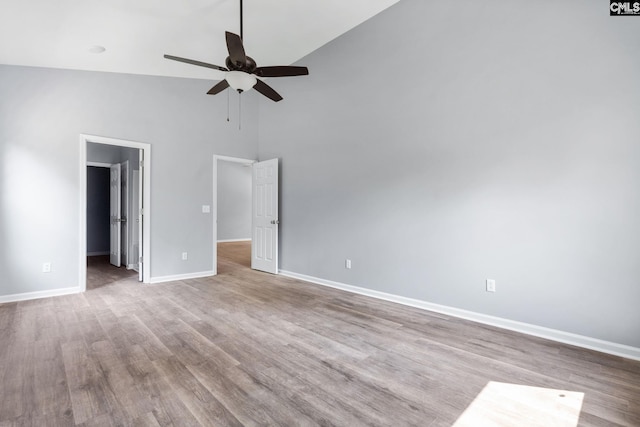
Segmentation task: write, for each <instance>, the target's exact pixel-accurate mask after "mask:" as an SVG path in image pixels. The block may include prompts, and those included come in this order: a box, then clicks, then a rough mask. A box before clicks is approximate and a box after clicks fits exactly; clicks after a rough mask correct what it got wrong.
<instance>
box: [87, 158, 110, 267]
mask: <svg viewBox="0 0 640 427" xmlns="http://www.w3.org/2000/svg"><path fill="white" fill-rule="evenodd" d="M109 183H110V173H109V169H108V168H103V167H95V166H88V167H87V254H108V253H109V249H110V233H109V224H110V219H109V218H110V210H109V207H110V206H109V204H110V192H109Z"/></svg>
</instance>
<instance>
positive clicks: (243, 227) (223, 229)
mask: <svg viewBox="0 0 640 427" xmlns="http://www.w3.org/2000/svg"><path fill="white" fill-rule="evenodd" d="M240 239H251V168H250V167H248V166H244V165H242V164H240V163H235V162H228V161H218V240H240Z"/></svg>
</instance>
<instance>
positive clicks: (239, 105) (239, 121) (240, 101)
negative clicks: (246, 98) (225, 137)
mask: <svg viewBox="0 0 640 427" xmlns="http://www.w3.org/2000/svg"><path fill="white" fill-rule="evenodd" d="M238 130H242V92H238Z"/></svg>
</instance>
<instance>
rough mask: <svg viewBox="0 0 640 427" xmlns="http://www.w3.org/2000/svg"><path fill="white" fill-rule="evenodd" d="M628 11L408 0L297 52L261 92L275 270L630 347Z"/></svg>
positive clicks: (633, 307) (639, 159) (639, 342)
mask: <svg viewBox="0 0 640 427" xmlns="http://www.w3.org/2000/svg"><path fill="white" fill-rule="evenodd" d="M639 23H640V21H639V20H638V19H635V18H618V17H609V16H608V12H607V8H606V7H605V6H604V5H603V4H602V2H598V1H583V2H578V1H566V0H565V1H561V2H517V4H514V3H511V4H509V5H508V6H507V5H506V3H505V2H504V1H496V0H488V1H482V2H474V1H471V0H466V1H462V2H457V3H456V5H455V7H452V6H451V5H450V4H448V3H446V2H434V1H424V0H402V1H400V2H399V3H398V4H397V5H395V6H393V7H391V8H390V9H388V10H386V11H384V12H382V13H381V14H379V15H378V16H376V17H374V18H373V19H371V20H370V21H368V22H366V23H364V24H362V25H361V26H359V27H357V28H356V29H354V30H353V31H351V32H349V33H347V34H346V35H344V36H343V37H340V38H339V39H337V40H335V41H333V42H331V43H329V44H328V45H325V46H324V47H323V48H321V49H319V50H318V51H316V52H314V53H313V54H311V55H309V56H308V57H306V58H304V59H303V60H301V61H300V64H304V65H307V66H309V68H310V73H311V74H310V76H309V77H308V78H296V79H280V80H279V81H278V84H277V85H276V86H274V87H276V88H277V89H278V90H279V91H280V93H282V94H283V96H284V98H285V100H284V101H283V102H281V103H280V105H278V106H277V107H275V106H272V105H269V104H268V103H263V102H262V101H260V102H261V105H260V132H259V134H260V144H259V147H260V159H267V158H272V157H280V158H281V159H282V163H281V164H282V187H281V203H282V206H281V246H280V247H281V254H280V256H281V258H280V260H281V265H280V267H281V269H284V270H288V271H293V272H297V273H302V274H307V275H310V276H315V277H319V278H323V279H328V280H333V281H338V282H343V283H346V284H351V285H355V286H360V287H364V288H368V289H372V290H378V291H383V292H388V293H391V294H396V295H401V296H406V297H411V298H416V299H420V300H425V301H429V302H433V303H438V304H443V305H447V306H452V307H457V308H461V309H467V310H471V311H475V312H479V313H484V314H488V315H495V316H499V317H503V318H507V319H512V320H516V321H522V322H527V323H531V324H535V325H540V326H544V327H550V328H554V329H559V330H563V331H567V332H572V333H577V334H581V335H586V336H590V337H594V338H599V339H604V340H608V341H612V342H617V343H622V344H627V345H631V346H636V347H638V346H640V310H638V302H639V301H640V262H639V261H640V259H639V254H640V120H638V112H639V111H640V84H638V83H637V77H638V76H640V55H639V54H638V53H639V51H640V50H639V48H640V25H638V24H639ZM274 84H275V83H274ZM345 258H351V259H352V260H353V268H352V269H351V270H346V269H345V268H344V260H345ZM486 278H492V279H495V280H496V281H497V292H496V293H495V294H492V293H487V292H485V290H484V289H485V284H484V281H485V279H486Z"/></svg>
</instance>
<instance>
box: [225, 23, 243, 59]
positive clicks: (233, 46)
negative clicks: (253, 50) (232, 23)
mask: <svg viewBox="0 0 640 427" xmlns="http://www.w3.org/2000/svg"><path fill="white" fill-rule="evenodd" d="M225 35H226V37H227V50H228V51H229V58H231V61H232V62H233V63H234V64H237V65H238V66H243V65H245V64H246V63H247V55H246V54H245V53H244V46H243V45H242V39H241V38H240V36H239V35H237V34H233V33H230V32H229V31H226V32H225Z"/></svg>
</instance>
